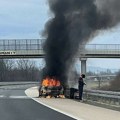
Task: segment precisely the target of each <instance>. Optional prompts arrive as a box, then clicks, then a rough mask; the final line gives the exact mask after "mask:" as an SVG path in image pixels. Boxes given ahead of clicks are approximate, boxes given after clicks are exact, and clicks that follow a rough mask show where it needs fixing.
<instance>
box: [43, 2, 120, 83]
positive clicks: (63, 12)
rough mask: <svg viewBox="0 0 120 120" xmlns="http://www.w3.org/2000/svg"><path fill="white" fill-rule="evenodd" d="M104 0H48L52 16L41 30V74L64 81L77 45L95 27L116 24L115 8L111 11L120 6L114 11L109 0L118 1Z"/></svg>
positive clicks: (105, 27) (87, 36)
mask: <svg viewBox="0 0 120 120" xmlns="http://www.w3.org/2000/svg"><path fill="white" fill-rule="evenodd" d="M105 1H106V2H105ZM105 1H104V0H102V2H101V0H96V1H95V0H48V3H49V6H50V10H51V11H52V13H53V17H52V18H51V19H50V20H49V21H48V22H47V24H46V29H45V32H44V33H45V36H46V38H47V39H46V42H45V45H44V51H45V53H46V56H45V61H46V67H45V69H44V75H45V76H46V75H49V76H56V77H57V78H58V79H60V80H61V81H62V82H64V83H65V81H66V80H67V77H68V76H67V75H68V74H67V73H68V72H69V69H70V67H71V65H72V64H73V58H74V57H75V55H76V53H77V51H78V48H79V45H80V44H86V43H87V42H88V41H89V39H90V38H91V37H93V36H94V35H95V34H96V32H97V31H98V30H102V29H108V28H111V27H113V26H115V25H117V24H118V22H119V20H120V19H119V18H120V16H117V15H119V11H118V13H115V14H114V12H116V11H117V10H119V9H120V7H118V9H117V8H115V9H117V10H114V6H113V7H112V5H113V4H111V1H115V3H116V2H118V0H105ZM109 2H110V6H109ZM115 3H114V4H115ZM119 3H120V2H119ZM106 5H107V7H106ZM109 7H111V9H110V8H109ZM112 9H113V10H112Z"/></svg>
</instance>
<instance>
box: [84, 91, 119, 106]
mask: <svg viewBox="0 0 120 120" xmlns="http://www.w3.org/2000/svg"><path fill="white" fill-rule="evenodd" d="M84 98H85V99H86V100H92V101H96V102H100V103H106V104H110V105H115V106H119V107H120V92H112V91H101V90H85V91H84Z"/></svg>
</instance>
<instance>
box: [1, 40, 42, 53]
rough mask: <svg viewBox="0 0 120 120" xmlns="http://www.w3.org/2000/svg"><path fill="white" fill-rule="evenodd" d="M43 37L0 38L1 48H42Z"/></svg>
mask: <svg viewBox="0 0 120 120" xmlns="http://www.w3.org/2000/svg"><path fill="white" fill-rule="evenodd" d="M43 42H44V40H43V39H11V40H4V39H3V40H0V50H4V51H5V50H41V49H43V48H42V45H43Z"/></svg>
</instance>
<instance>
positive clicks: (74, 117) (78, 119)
mask: <svg viewBox="0 0 120 120" xmlns="http://www.w3.org/2000/svg"><path fill="white" fill-rule="evenodd" d="M26 91H27V90H25V94H26V95H27V92H26ZM28 97H29V96H28ZM29 98H31V99H33V100H34V101H36V102H37V103H39V104H42V105H44V106H46V107H48V108H50V109H52V110H55V111H57V112H59V113H62V114H64V115H66V116H69V117H71V118H73V119H76V120H84V119H81V118H78V117H76V116H74V115H71V114H69V113H67V112H63V111H62V110H60V109H56V108H54V107H52V106H50V105H46V104H44V103H42V102H40V101H39V100H36V99H35V98H32V97H29Z"/></svg>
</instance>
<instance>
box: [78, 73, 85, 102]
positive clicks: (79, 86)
mask: <svg viewBox="0 0 120 120" xmlns="http://www.w3.org/2000/svg"><path fill="white" fill-rule="evenodd" d="M83 78H85V74H81V76H80V78H79V81H78V89H79V100H82V94H83V87H84V85H86V84H85V83H84V81H83Z"/></svg>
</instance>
